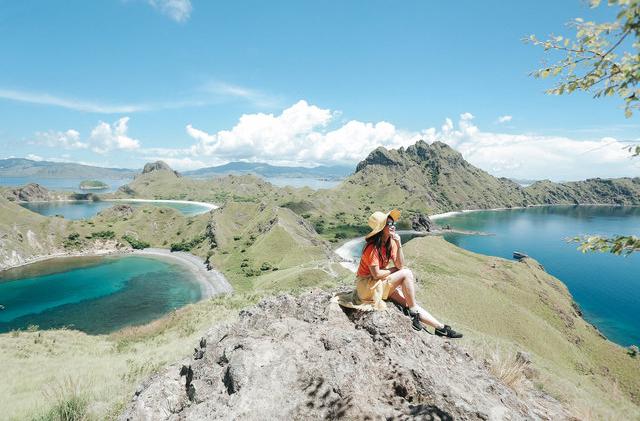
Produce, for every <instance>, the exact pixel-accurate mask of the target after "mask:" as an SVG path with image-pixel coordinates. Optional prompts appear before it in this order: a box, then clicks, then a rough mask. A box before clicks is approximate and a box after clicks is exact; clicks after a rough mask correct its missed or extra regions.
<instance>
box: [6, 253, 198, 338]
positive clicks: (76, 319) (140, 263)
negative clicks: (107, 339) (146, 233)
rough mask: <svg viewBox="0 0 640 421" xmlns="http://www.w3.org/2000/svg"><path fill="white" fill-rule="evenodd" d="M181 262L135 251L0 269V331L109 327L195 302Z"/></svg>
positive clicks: (137, 321)
mask: <svg viewBox="0 0 640 421" xmlns="http://www.w3.org/2000/svg"><path fill="white" fill-rule="evenodd" d="M200 297H201V291H200V286H199V285H198V283H197V282H196V281H195V280H194V279H193V278H192V276H191V273H190V272H189V271H188V270H185V267H183V266H182V265H179V264H175V263H169V262H167V261H164V260H160V259H155V258H149V257H140V256H126V257H81V258H57V259H51V260H47V261H44V262H38V263H34V264H31V265H27V266H23V267H19V268H15V269H10V270H8V271H4V272H0V304H1V305H3V306H4V310H2V311H0V332H7V331H10V330H13V329H26V328H28V326H30V325H37V326H38V327H39V328H40V329H50V328H60V327H63V326H69V327H73V328H74V329H78V330H82V331H84V332H86V333H90V334H103V333H109V332H112V331H114V330H117V329H120V328H122V327H125V326H130V325H138V324H144V323H148V322H150V321H152V320H154V319H157V318H159V317H161V316H163V315H165V314H167V313H168V312H170V311H172V310H174V309H176V308H180V307H183V306H184V305H186V304H188V303H192V302H196V301H198V300H199V299H200Z"/></svg>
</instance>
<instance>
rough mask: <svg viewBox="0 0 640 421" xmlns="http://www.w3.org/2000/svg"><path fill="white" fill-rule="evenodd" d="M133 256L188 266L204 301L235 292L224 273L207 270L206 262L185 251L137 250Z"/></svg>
mask: <svg viewBox="0 0 640 421" xmlns="http://www.w3.org/2000/svg"><path fill="white" fill-rule="evenodd" d="M132 254H134V255H139V256H149V257H157V258H161V259H166V260H173V261H176V262H178V263H179V264H181V265H183V266H186V267H187V268H188V269H189V270H190V271H191V273H192V274H193V276H194V278H195V280H196V281H197V282H198V284H199V285H200V291H201V292H202V299H205V298H209V297H213V296H214V295H219V294H229V293H232V292H233V287H232V286H231V284H229V282H228V281H227V278H225V276H224V275H223V274H222V273H220V272H219V271H217V270H215V269H211V270H207V267H206V264H205V262H204V260H203V259H202V258H200V257H198V256H194V255H193V254H191V253H186V252H183V251H178V252H171V251H169V250H167V249H159V248H147V249H143V250H135V251H134V252H133V253H132Z"/></svg>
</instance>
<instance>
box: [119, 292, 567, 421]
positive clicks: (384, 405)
mask: <svg viewBox="0 0 640 421" xmlns="http://www.w3.org/2000/svg"><path fill="white" fill-rule="evenodd" d="M330 298H331V295H330V294H328V293H326V292H313V293H307V294H305V295H303V296H301V297H299V298H294V297H292V296H289V295H285V296H280V297H277V298H271V299H267V300H265V301H262V302H261V303H260V304H258V305H257V306H256V307H254V308H251V309H249V310H243V311H242V312H241V313H240V317H239V318H238V320H237V321H235V322H233V323H230V324H225V325H219V326H216V327H214V328H213V329H211V330H210V331H209V332H207V334H206V336H205V337H203V338H202V339H201V340H200V341H199V343H198V344H193V345H194V346H195V349H194V352H193V356H192V357H190V358H188V359H186V360H184V361H181V362H179V363H177V364H174V365H172V366H170V367H169V368H168V369H167V371H165V372H164V373H160V374H158V375H156V376H155V377H153V378H151V379H149V380H147V381H146V382H144V383H143V384H142V385H140V386H139V387H138V389H137V390H136V393H135V396H134V397H133V400H132V402H131V403H130V404H129V405H128V407H127V409H126V410H125V412H124V413H123V414H122V416H121V418H120V419H121V420H168V419H171V420H178V419H180V420H206V419H247V420H253V419H299V420H303V419H305V420H306V419H372V420H373V419H409V418H415V419H425V420H426V419H429V420H435V419H440V420H452V419H465V420H517V419H518V420H519V419H567V418H569V416H568V414H567V412H566V411H565V409H564V408H563V407H562V406H561V405H560V404H559V403H558V402H557V401H555V400H554V399H552V398H550V397H549V396H546V395H544V394H543V393H542V392H539V391H537V390H535V389H534V388H533V387H530V385H529V386H527V388H526V390H521V391H520V392H519V393H518V394H516V393H515V392H514V391H513V390H511V389H510V388H508V387H507V386H505V385H504V384H502V383H501V382H500V381H499V380H497V379H496V378H495V377H494V376H493V375H491V374H490V372H489V371H488V370H487V368H486V363H485V362H483V361H477V360H475V359H474V358H472V357H471V356H470V354H469V353H467V352H466V351H465V350H464V348H463V347H461V346H459V345H458V344H456V343H455V342H452V341H450V340H444V339H442V338H438V337H436V336H429V335H428V334H426V333H425V332H420V333H416V332H415V331H413V330H412V328H411V327H410V321H409V319H408V318H406V317H404V316H403V315H402V313H401V312H399V311H396V310H392V309H389V310H387V311H381V312H372V313H363V312H355V311H348V312H346V311H344V310H343V309H342V308H341V307H339V306H338V305H337V304H335V303H331V302H330ZM523 355H524V354H523ZM525 357H526V358H530V357H529V356H528V355H527V356H525ZM523 358H524V357H523Z"/></svg>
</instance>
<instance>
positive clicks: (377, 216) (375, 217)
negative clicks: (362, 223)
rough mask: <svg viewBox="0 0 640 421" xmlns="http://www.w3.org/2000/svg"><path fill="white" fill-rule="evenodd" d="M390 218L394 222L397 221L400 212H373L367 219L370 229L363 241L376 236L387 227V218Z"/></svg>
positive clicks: (395, 210)
mask: <svg viewBox="0 0 640 421" xmlns="http://www.w3.org/2000/svg"><path fill="white" fill-rule="evenodd" d="M388 217H391V218H392V219H393V220H394V221H397V220H398V219H399V218H400V211H399V210H398V209H394V210H391V211H389V212H387V213H384V212H380V211H375V212H374V213H372V214H371V216H370V217H369V221H368V223H369V226H370V227H371V232H370V233H369V234H367V236H366V237H364V238H365V240H368V239H369V237H371V236H372V235H376V234H377V233H379V232H380V231H382V230H383V229H384V226H385V225H387V218H388Z"/></svg>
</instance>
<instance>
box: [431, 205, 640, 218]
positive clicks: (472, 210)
mask: <svg viewBox="0 0 640 421" xmlns="http://www.w3.org/2000/svg"><path fill="white" fill-rule="evenodd" d="M547 206H613V207H616V208H626V207H628V208H637V207H639V206H640V205H616V204H612V203H553V204H549V203H543V204H537V205H528V206H512V207H510V208H509V207H500V208H488V209H462V210H459V211H449V212H443V213H436V214H434V215H429V219H431V220H432V221H437V220H438V219H442V218H448V217H450V216H456V215H462V214H465V213H471V212H485V211H487V212H488V211H506V210H513V209H529V208H540V207H547Z"/></svg>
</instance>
